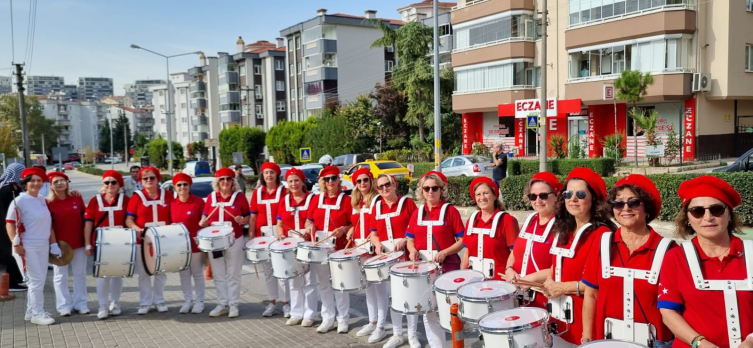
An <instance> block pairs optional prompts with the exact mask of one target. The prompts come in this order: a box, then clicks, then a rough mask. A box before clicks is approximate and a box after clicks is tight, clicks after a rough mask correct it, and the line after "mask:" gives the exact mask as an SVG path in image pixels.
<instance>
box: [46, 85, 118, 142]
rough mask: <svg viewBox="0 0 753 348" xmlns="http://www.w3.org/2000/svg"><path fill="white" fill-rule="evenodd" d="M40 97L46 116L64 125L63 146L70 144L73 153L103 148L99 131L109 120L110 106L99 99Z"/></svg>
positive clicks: (62, 130)
mask: <svg viewBox="0 0 753 348" xmlns="http://www.w3.org/2000/svg"><path fill="white" fill-rule="evenodd" d="M38 98H39V103H40V104H41V106H42V113H43V114H44V116H45V117H46V118H48V119H51V120H55V121H56V122H57V125H58V126H59V127H60V137H59V138H58V139H57V142H58V145H59V146H67V147H68V149H69V152H70V153H72V154H73V153H80V152H81V150H82V149H83V148H84V147H87V146H88V147H89V148H91V149H99V130H100V127H101V126H103V125H104V122H105V121H106V120H107V115H108V113H107V105H105V104H103V103H100V102H98V101H85V100H68V99H59V98H50V97H46V96H39V97H38ZM100 150H103V151H105V149H100ZM107 151H109V150H107Z"/></svg>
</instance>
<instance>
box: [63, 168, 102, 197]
mask: <svg viewBox="0 0 753 348" xmlns="http://www.w3.org/2000/svg"><path fill="white" fill-rule="evenodd" d="M65 174H66V175H68V178H70V179H71V189H72V190H78V191H79V192H81V195H82V196H83V197H84V202H87V203H88V202H89V199H91V198H92V197H94V196H96V195H97V194H98V193H99V189H100V188H102V178H99V177H96V176H94V175H90V174H86V173H81V172H79V171H75V170H69V171H67V172H66V173H65Z"/></svg>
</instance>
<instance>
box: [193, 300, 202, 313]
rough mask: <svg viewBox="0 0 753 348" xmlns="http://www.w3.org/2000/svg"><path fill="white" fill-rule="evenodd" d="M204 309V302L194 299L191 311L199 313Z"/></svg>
mask: <svg viewBox="0 0 753 348" xmlns="http://www.w3.org/2000/svg"><path fill="white" fill-rule="evenodd" d="M203 311H204V302H202V301H196V302H194V304H193V309H191V313H193V314H199V313H201V312H203Z"/></svg>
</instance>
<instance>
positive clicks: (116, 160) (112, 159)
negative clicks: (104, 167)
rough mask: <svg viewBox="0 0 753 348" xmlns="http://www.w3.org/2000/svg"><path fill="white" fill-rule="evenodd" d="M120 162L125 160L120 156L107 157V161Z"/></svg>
mask: <svg viewBox="0 0 753 348" xmlns="http://www.w3.org/2000/svg"><path fill="white" fill-rule="evenodd" d="M120 162H123V160H122V159H120V157H116V156H113V157H108V158H105V163H120Z"/></svg>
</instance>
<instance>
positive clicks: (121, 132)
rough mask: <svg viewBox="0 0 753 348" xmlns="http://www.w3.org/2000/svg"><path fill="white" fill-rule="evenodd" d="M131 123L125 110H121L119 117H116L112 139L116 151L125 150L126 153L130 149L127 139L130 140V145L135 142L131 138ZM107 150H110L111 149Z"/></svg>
mask: <svg viewBox="0 0 753 348" xmlns="http://www.w3.org/2000/svg"><path fill="white" fill-rule="evenodd" d="M129 123H130V122H129V121H128V117H127V116H126V114H125V111H123V110H119V112H118V118H117V119H115V124H113V130H112V141H113V145H114V147H115V152H121V151H123V152H124V153H125V152H126V151H128V150H129V149H128V148H126V141H127V142H128V147H130V146H131V145H133V143H134V142H133V139H132V138H131V126H130V124H129ZM107 151H109V149H108V150H107Z"/></svg>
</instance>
